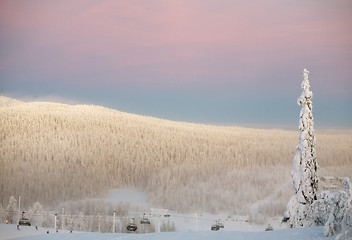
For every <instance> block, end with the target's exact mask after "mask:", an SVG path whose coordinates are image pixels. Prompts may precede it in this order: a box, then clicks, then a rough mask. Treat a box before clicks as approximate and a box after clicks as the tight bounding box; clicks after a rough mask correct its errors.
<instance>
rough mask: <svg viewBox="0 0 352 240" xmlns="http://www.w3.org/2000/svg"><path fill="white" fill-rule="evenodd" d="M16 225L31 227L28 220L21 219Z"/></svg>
mask: <svg viewBox="0 0 352 240" xmlns="http://www.w3.org/2000/svg"><path fill="white" fill-rule="evenodd" d="M18 225H21V226H31V222H30V221H29V219H28V218H21V219H20V221H19V222H18Z"/></svg>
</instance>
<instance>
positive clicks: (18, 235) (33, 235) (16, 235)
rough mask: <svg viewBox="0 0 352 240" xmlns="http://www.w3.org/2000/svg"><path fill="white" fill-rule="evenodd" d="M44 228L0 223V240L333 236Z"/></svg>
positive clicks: (319, 234) (314, 231) (312, 231)
mask: <svg viewBox="0 0 352 240" xmlns="http://www.w3.org/2000/svg"><path fill="white" fill-rule="evenodd" d="M46 231H47V229H44V228H39V229H38V231H36V230H35V228H34V227H22V228H21V230H17V229H16V225H13V224H0V239H1V240H9V239H16V240H41V239H45V240H62V239H65V240H115V239H116V240H119V239H124V240H129V239H143V240H184V239H187V240H197V239H199V240H207V239H209V240H210V239H216V240H230V239H236V240H241V239H246V240H248V239H251V240H257V239H258V240H259V239H260V240H266V239H268V240H269V239H270V240H285V239H300V240H308V239H314V240H319V239H321V240H331V239H334V237H330V238H325V237H324V235H323V228H322V227H315V228H299V229H281V230H276V231H270V232H265V231H261V232H240V231H223V230H220V231H217V232H212V231H210V230H209V231H201V232H162V233H149V234H126V233H125V234H122V233H84V232H73V233H69V232H67V231H63V232H58V233H55V232H54V231H53V230H52V229H51V230H49V231H50V233H49V234H47V233H46Z"/></svg>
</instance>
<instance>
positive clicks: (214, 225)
mask: <svg viewBox="0 0 352 240" xmlns="http://www.w3.org/2000/svg"><path fill="white" fill-rule="evenodd" d="M219 229H220V227H219V226H218V225H217V224H213V225H211V230H212V231H219Z"/></svg>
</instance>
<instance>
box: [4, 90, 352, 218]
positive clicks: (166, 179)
mask: <svg viewBox="0 0 352 240" xmlns="http://www.w3.org/2000/svg"><path fill="white" fill-rule="evenodd" d="M316 137H317V141H318V143H319V144H318V145H317V156H318V157H319V165H320V170H319V174H320V176H326V175H329V176H333V177H344V176H346V177H350V178H352V172H351V169H352V131H342V130H341V131H327V130H325V131H323V130H320V131H319V129H317V130H316ZM297 139H298V132H297V131H288V130H279V129H266V130H264V129H250V128H242V127H230V126H228V127H225V126H211V125H201V124H192V123H182V122H173V121H167V120H161V119H157V118H151V117H145V116H138V115H134V114H128V113H122V112H119V111H116V110H112V109H107V108H103V107H98V106H88V105H65V104H59V103H47V102H21V101H17V100H14V99H10V98H7V97H0V166H1V167H0V205H2V206H4V207H6V205H7V204H8V201H9V198H10V197H11V196H21V198H22V202H21V204H22V206H23V207H24V208H26V207H27V208H28V207H30V206H32V205H33V203H35V202H37V201H39V202H40V203H41V204H43V205H44V206H45V207H51V206H54V205H55V204H57V203H59V202H61V201H66V200H77V199H82V198H85V197H101V196H104V195H105V194H107V193H108V190H109V189H113V188H121V187H133V188H137V189H140V190H142V191H144V192H145V193H146V194H147V196H148V200H149V202H150V203H151V204H152V205H153V206H155V207H162V208H167V209H171V210H177V211H183V212H191V211H198V210H200V211H207V212H211V213H218V212H228V213H229V214H249V213H250V206H251V205H252V204H254V203H256V202H257V201H259V200H261V199H264V198H265V197H267V196H268V195H270V194H272V193H273V192H274V190H275V189H276V190H275V194H274V195H273V199H272V200H271V201H270V202H269V203H266V204H267V205H262V206H259V207H258V211H261V212H262V214H263V215H275V214H276V215H282V214H283V212H284V210H285V207H286V204H287V201H288V199H289V198H290V196H291V195H292V193H293V192H292V191H293V190H292V183H291V178H290V170H291V160H292V157H293V155H294V149H295V146H296V144H297ZM277 189H279V191H277Z"/></svg>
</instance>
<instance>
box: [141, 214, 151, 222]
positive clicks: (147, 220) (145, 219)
mask: <svg viewBox="0 0 352 240" xmlns="http://www.w3.org/2000/svg"><path fill="white" fill-rule="evenodd" d="M141 224H150V221H149V219H148V218H146V217H145V213H144V214H143V218H142V219H141Z"/></svg>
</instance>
